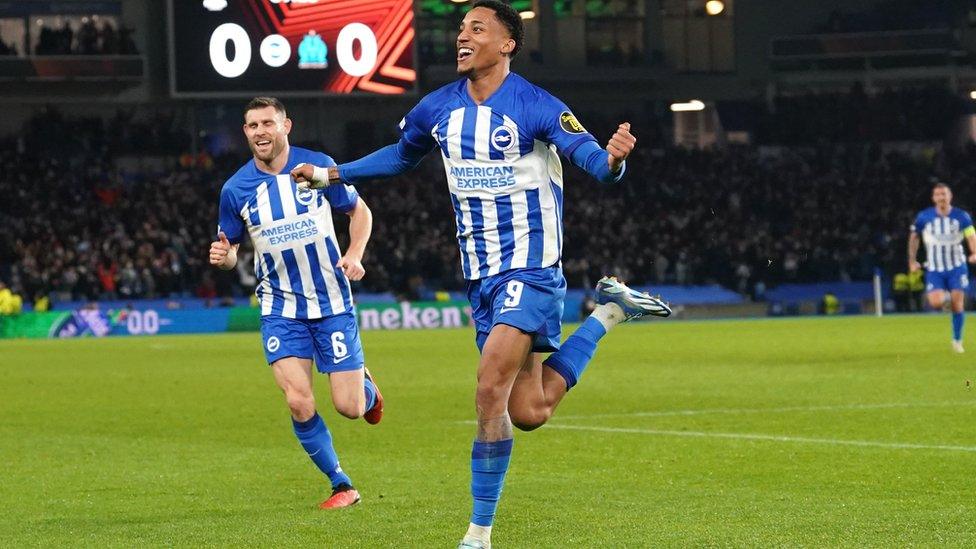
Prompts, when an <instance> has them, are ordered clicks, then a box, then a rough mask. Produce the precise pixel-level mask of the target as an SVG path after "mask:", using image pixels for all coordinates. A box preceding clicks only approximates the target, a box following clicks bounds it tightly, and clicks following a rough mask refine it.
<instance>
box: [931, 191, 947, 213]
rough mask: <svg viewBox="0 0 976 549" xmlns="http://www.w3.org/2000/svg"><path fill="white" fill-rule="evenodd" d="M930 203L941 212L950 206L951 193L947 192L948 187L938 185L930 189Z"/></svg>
mask: <svg viewBox="0 0 976 549" xmlns="http://www.w3.org/2000/svg"><path fill="white" fill-rule="evenodd" d="M932 203H934V204H935V206H936V207H937V208H940V209H943V210H944V209H946V208H948V207H949V205H950V204H952V191H950V190H949V187H946V186H943V185H939V186H938V187H935V188H934V189H932Z"/></svg>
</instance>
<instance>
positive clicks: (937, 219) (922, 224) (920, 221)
mask: <svg viewBox="0 0 976 549" xmlns="http://www.w3.org/2000/svg"><path fill="white" fill-rule="evenodd" d="M911 230H912V231H913V232H915V233H918V234H919V235H921V237H922V242H923V243H924V244H925V257H926V260H925V268H926V269H927V270H928V271H929V272H936V273H942V272H945V271H951V270H953V269H956V268H959V267H962V266H963V265H965V264H966V254H965V252H964V251H963V248H962V241H963V237H964V236H965V235H966V234H969V233H970V232H971V231H973V219H972V218H971V217H970V216H969V214H968V213H966V212H965V211H964V210H960V209H959V208H952V209H950V210H949V215H946V216H941V215H939V212H938V211H936V209H935V208H934V207H932V208H926V209H924V210H922V211H921V212H919V213H918V216H917V217H916V218H915V223H913V224H912V227H911Z"/></svg>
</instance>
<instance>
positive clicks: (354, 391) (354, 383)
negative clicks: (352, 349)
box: [329, 370, 366, 419]
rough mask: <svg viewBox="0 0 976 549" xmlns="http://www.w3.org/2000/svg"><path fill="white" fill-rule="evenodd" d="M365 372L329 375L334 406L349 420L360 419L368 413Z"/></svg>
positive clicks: (352, 371)
mask: <svg viewBox="0 0 976 549" xmlns="http://www.w3.org/2000/svg"><path fill="white" fill-rule="evenodd" d="M363 381H364V376H363V370H350V371H348V372H333V373H331V374H329V385H330V388H331V389H332V404H333V405H334V406H335V409H336V411H337V412H339V413H340V414H342V415H343V416H345V417H347V418H349V419H358V418H360V417H362V416H363V413H365V412H366V395H365V394H364V393H363Z"/></svg>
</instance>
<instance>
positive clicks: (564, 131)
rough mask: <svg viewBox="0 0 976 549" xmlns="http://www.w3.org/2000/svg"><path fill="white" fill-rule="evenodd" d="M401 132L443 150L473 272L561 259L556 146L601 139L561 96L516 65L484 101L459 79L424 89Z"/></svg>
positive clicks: (419, 144) (466, 266) (467, 267)
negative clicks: (530, 79)
mask: <svg viewBox="0 0 976 549" xmlns="http://www.w3.org/2000/svg"><path fill="white" fill-rule="evenodd" d="M400 130H401V132H402V140H404V141H406V142H408V143H409V144H410V145H411V146H412V147H415V148H417V149H420V150H430V149H431V148H433V147H434V146H435V145H436V146H438V147H439V148H440V151H441V156H442V157H443V159H444V170H445V172H446V173H447V184H448V188H449V190H450V192H451V200H452V201H453V203H454V213H455V218H456V221H457V229H458V230H457V239H458V244H459V245H460V248H461V268H462V269H463V271H464V277H465V278H466V279H468V280H476V279H479V278H484V277H487V276H492V275H496V274H498V273H500V272H504V271H507V270H510V269H519V268H532V267H549V266H552V265H556V264H558V263H559V260H560V257H561V253H562V239H563V220H562V216H563V170H562V164H561V163H560V160H559V153H560V152H561V153H563V154H564V155H565V156H567V157H569V156H571V155H572V153H573V151H574V150H575V149H576V148H577V147H579V146H580V145H581V144H583V143H585V142H587V141H593V142H596V140H595V139H594V138H593V136H592V135H590V134H589V133H588V132H587V131H586V130H585V129H584V128H583V126H582V125H580V123H579V122H578V121H577V120H576V117H575V116H573V114H572V112H570V110H569V109H568V108H567V107H566V105H565V104H564V103H563V102H562V101H560V100H558V99H556V98H555V97H553V96H552V95H550V94H549V93H548V92H546V91H545V90H543V89H541V88H539V87H537V86H535V85H533V84H531V83H529V82H528V81H526V80H525V79H524V78H522V77H521V76H519V75H517V74H515V73H510V74H509V75H508V77H507V78H506V79H505V82H503V83H502V85H501V87H499V89H498V90H497V91H496V92H495V93H494V94H492V95H491V96H490V97H489V98H488V99H487V100H486V101H484V102H483V103H482V104H481V105H478V104H476V103H475V102H474V100H473V99H471V96H470V95H469V94H468V90H467V80H465V79H461V80H458V81H457V82H454V83H452V84H448V85H446V86H444V87H442V88H440V89H438V90H436V91H434V92H432V93H430V94H429V95H427V96H426V97H424V98H423V99H422V100H421V101H420V103H419V104H417V106H416V107H414V109H413V110H411V111H410V112H409V113H408V114H407V116H406V117H404V119H403V120H402V121H401V122H400Z"/></svg>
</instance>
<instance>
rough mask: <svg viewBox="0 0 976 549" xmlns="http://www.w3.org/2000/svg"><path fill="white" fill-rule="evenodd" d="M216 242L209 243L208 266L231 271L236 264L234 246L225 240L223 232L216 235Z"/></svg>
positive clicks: (225, 236)
mask: <svg viewBox="0 0 976 549" xmlns="http://www.w3.org/2000/svg"><path fill="white" fill-rule="evenodd" d="M217 238H218V240H217V241H216V242H211V243H210V264H211V265H213V266H215V267H220V268H221V269H224V270H228V269H233V268H234V264H235V263H237V253H236V252H235V250H234V245H233V244H231V243H230V241H229V240H227V235H226V234H224V231H220V233H218V234H217Z"/></svg>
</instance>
